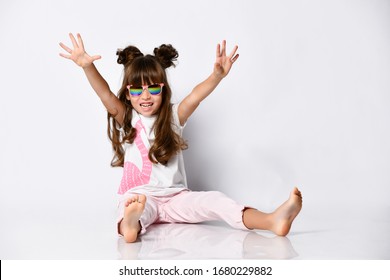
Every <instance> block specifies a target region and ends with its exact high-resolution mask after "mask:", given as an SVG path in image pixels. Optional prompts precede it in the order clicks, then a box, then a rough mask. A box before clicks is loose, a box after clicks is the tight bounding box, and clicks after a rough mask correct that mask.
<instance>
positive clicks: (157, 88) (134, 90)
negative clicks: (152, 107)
mask: <svg viewBox="0 0 390 280" xmlns="http://www.w3.org/2000/svg"><path fill="white" fill-rule="evenodd" d="M163 87H164V83H159V84H152V85H143V86H133V85H128V86H127V89H128V90H129V93H130V95H131V96H135V97H136V96H140V95H141V94H142V93H143V92H144V90H146V89H147V90H148V91H149V93H150V94H151V95H159V94H160V93H161V92H162V89H163Z"/></svg>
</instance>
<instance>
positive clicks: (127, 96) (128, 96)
mask: <svg viewBox="0 0 390 280" xmlns="http://www.w3.org/2000/svg"><path fill="white" fill-rule="evenodd" d="M126 99H127V100H130V99H131V97H130V93H128V92H126Z"/></svg>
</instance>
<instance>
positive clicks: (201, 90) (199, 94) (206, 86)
mask: <svg viewBox="0 0 390 280" xmlns="http://www.w3.org/2000/svg"><path fill="white" fill-rule="evenodd" d="M237 49H238V46H235V47H234V48H233V50H232V51H231V53H230V54H229V55H228V56H227V55H226V41H225V40H224V41H222V48H221V45H220V44H218V45H217V53H216V60H215V64H214V70H213V72H212V73H211V75H210V76H209V77H208V78H207V79H206V80H204V81H203V82H201V83H200V84H198V85H197V86H195V87H194V89H193V90H192V91H191V93H190V94H189V95H187V96H186V97H185V98H184V99H183V101H182V102H181V103H180V104H179V108H178V115H179V120H180V124H181V125H183V124H185V123H186V121H187V119H188V118H189V117H190V116H191V115H192V113H193V112H194V111H195V110H196V108H198V106H199V104H200V103H201V102H202V101H203V100H204V99H205V98H206V97H207V96H209V95H210V93H212V92H213V90H214V89H215V88H216V87H217V86H218V84H219V83H220V82H221V81H222V79H223V78H225V77H226V76H227V74H228V73H229V71H230V69H231V68H232V65H233V63H234V62H235V61H236V60H237V59H238V56H239V55H238V54H236V51H237Z"/></svg>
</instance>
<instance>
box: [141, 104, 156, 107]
mask: <svg viewBox="0 0 390 280" xmlns="http://www.w3.org/2000/svg"><path fill="white" fill-rule="evenodd" d="M152 105H153V104H151V103H149V104H141V107H144V108H147V107H152Z"/></svg>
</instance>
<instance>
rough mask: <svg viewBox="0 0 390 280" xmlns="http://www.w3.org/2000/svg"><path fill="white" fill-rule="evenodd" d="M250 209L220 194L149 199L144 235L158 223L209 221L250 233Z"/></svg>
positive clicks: (121, 205) (121, 206)
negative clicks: (246, 212)
mask: <svg viewBox="0 0 390 280" xmlns="http://www.w3.org/2000/svg"><path fill="white" fill-rule="evenodd" d="M130 197H131V194H130V195H126V196H124V197H123V199H122V200H121V201H120V203H119V206H118V225H119V223H120V222H121V220H122V219H123V213H124V208H125V207H124V204H125V202H126V200H127V198H130ZM246 208H247V207H244V206H242V205H239V204H238V203H236V202H235V201H234V200H232V199H231V198H229V197H227V196H226V195H225V194H223V193H221V192H218V191H207V192H206V191H202V192H197V191H182V192H180V193H177V194H173V195H170V196H147V199H146V205H145V210H144V212H143V214H142V216H141V218H140V223H141V227H142V230H141V234H143V233H145V232H146V229H147V227H148V226H150V225H151V224H154V223H200V222H205V221H216V220H222V221H225V222H226V223H227V224H229V225H230V226H231V227H233V228H237V229H248V228H247V227H246V226H245V225H244V223H243V221H242V215H243V211H244V210H245V209H246Z"/></svg>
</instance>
